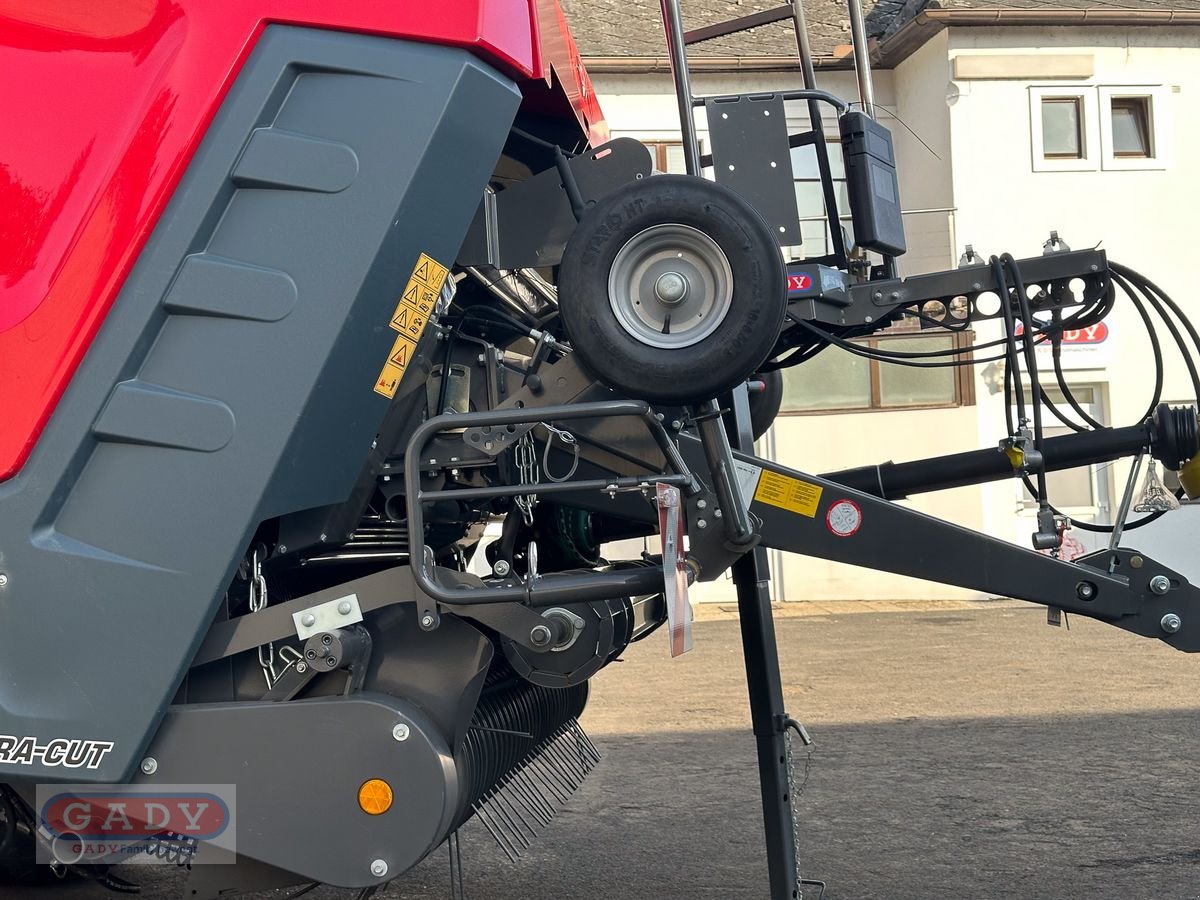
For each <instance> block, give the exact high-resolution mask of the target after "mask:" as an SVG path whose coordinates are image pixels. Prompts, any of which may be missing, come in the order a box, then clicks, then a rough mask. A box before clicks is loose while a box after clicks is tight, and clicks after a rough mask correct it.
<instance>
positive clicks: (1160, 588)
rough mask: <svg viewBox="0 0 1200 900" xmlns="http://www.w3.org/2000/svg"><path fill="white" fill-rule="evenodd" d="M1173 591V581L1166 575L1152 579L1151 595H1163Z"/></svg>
mask: <svg viewBox="0 0 1200 900" xmlns="http://www.w3.org/2000/svg"><path fill="white" fill-rule="evenodd" d="M1170 589H1171V579H1170V578H1168V577H1167V576H1166V575H1155V576H1154V577H1153V578H1151V579H1150V593H1152V594H1158V595H1160V596H1161V595H1162V594H1165V593H1166V592H1167V591H1169V590H1170Z"/></svg>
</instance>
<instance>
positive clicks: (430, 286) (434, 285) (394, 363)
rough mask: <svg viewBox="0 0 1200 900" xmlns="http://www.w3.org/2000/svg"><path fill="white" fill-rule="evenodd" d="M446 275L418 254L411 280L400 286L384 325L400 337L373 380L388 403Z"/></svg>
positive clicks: (425, 257)
mask: <svg viewBox="0 0 1200 900" xmlns="http://www.w3.org/2000/svg"><path fill="white" fill-rule="evenodd" d="M449 274H450V270H449V269H447V268H446V267H445V266H443V265H442V264H441V263H440V262H438V261H437V260H436V259H434V258H433V257H432V256H427V255H426V254H424V253H422V254H421V255H420V256H419V257H418V258H417V264H416V265H415V266H414V267H413V273H412V277H411V278H409V279H408V284H406V285H405V286H404V291H403V292H402V293H401V294H400V302H399V303H397V304H396V311H395V312H394V313H392V320H391V322H389V323H388V324H390V325H391V327H392V330H394V331H398V332H400V334H399V336H398V337H397V338H396V341H395V343H393V344H392V349H391V350H390V351H389V352H388V359H387V362H385V363H384V364H383V371H381V372H380V373H379V378H377V379H376V380H375V393H377V394H382V395H383V396H384V397H387V398H388V399H389V400H390V399H392V398H393V397H395V396H396V390H397V388H399V387H400V379H402V378H403V377H404V370H405V369H407V368H408V364H409V362H410V361H411V360H412V357H413V353H415V352H416V349H417V341H419V340H420V339H421V335H422V334H423V333H424V332H425V326H426V325H428V324H429V317H430V316H431V315H433V311H434V308H435V307H436V306H437V299H438V294H440V293H441V292H442V285H443V284H445V283H446V276H447V275H449Z"/></svg>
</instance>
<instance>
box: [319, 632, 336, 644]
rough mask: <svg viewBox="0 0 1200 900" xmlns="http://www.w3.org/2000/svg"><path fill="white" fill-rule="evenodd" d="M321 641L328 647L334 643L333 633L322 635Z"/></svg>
mask: <svg viewBox="0 0 1200 900" xmlns="http://www.w3.org/2000/svg"><path fill="white" fill-rule="evenodd" d="M321 643H322V644H324V645H325V646H326V647H328V646H329V645H330V644H332V643H333V635H331V634H323V635H321Z"/></svg>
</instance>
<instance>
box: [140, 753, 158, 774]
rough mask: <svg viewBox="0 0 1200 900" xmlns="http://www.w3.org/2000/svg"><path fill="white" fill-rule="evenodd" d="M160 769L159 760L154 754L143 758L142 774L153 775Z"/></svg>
mask: <svg viewBox="0 0 1200 900" xmlns="http://www.w3.org/2000/svg"><path fill="white" fill-rule="evenodd" d="M157 771H158V760H157V759H155V758H154V757H153V756H147V757H146V758H145V759H143V760H142V774H143V775H153V774H154V773H155V772H157Z"/></svg>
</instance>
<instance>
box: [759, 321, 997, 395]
mask: <svg viewBox="0 0 1200 900" xmlns="http://www.w3.org/2000/svg"><path fill="white" fill-rule="evenodd" d="M926 336H927V337H947V336H949V337H950V338H951V340H952V346H953V347H954V348H955V349H958V350H961V349H969V348H971V347H973V346H974V344H975V332H974V331H972V330H971V329H965V328H964V329H961V330H958V329H956V330H954V331H945V330H940V329H925V330H908V329H897V330H895V331H887V332H880V333H878V334H873V335H871V336H870V337H865V338H855V339H854V340H853V341H852V343H854V344H860V345H865V346H869V347H878V346H879V345H880V344H886V343H887V342H888V341H892V340H896V339H900V338H914V337H926ZM823 352H825V353H838V352H841V353H848V352H849V351H848V350H839V348H837V347H830V348H829V349H828V350H825V351H823ZM972 355H973V354H971V353H967V354H965V355H964V356H962V357H960V359H964V360H966V359H971V358H972ZM866 363H867V378H868V380H869V384H870V405H869V406H828V407H826V406H823V407H821V408H820V409H787V408H786V400H785V406H784V408H782V409H780V411H779V415H781V416H828V415H846V414H849V413H855V414H857V413H887V412H905V411H909V412H911V411H913V410H926V409H957V408H959V407H962V406H974V405H975V377H974V369H973V368H972V367H971V366H970V365H962V366H955V367H953V368H952V369H951V372H953V373H954V399H953V400H951V401H950V402H949V403H908V404H897V405H891V406H885V405H884V404H883V400H882V394H883V389H882V384H881V379H880V374H879V367H880V366H883V365H887V363H883V362H880V361H879V360H877V359H866ZM801 365H802V366H803V363H801Z"/></svg>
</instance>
